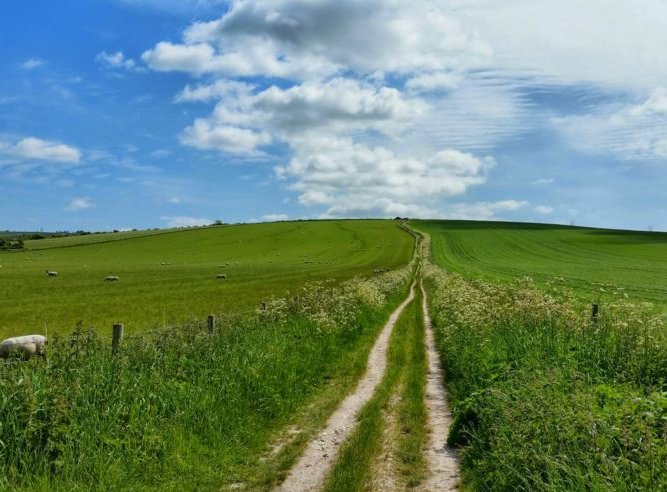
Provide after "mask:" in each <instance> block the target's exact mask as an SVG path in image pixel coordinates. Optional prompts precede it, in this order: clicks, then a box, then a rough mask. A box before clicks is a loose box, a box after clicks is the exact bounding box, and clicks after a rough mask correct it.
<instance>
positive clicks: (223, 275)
mask: <svg viewBox="0 0 667 492" xmlns="http://www.w3.org/2000/svg"><path fill="white" fill-rule="evenodd" d="M215 278H218V279H221V280H222V279H226V278H227V275H225V274H224V273H218V274H217V275H216V276H215Z"/></svg>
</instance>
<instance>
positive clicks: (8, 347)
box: [0, 335, 47, 359]
mask: <svg viewBox="0 0 667 492" xmlns="http://www.w3.org/2000/svg"><path fill="white" fill-rule="evenodd" d="M46 345H47V341H46V337H45V336H43V335H26V336H22V337H13V338H8V339H7V340H4V341H3V342H2V343H0V358H3V359H7V358H9V357H10V356H11V355H20V356H21V357H22V358H25V359H29V358H30V357H32V356H33V355H44V350H45V349H46Z"/></svg>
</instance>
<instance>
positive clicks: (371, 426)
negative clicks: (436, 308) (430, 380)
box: [325, 297, 426, 492]
mask: <svg viewBox="0 0 667 492" xmlns="http://www.w3.org/2000/svg"><path fill="white" fill-rule="evenodd" d="M419 306H420V304H419V300H418V299H417V297H416V299H415V300H413V301H412V302H411V303H410V304H409V305H408V306H407V307H406V309H405V311H404V312H403V314H402V315H401V317H400V318H399V320H398V322H397V324H396V326H395V327H394V331H393V333H392V336H391V341H390V345H389V351H388V361H387V362H388V365H387V372H386V374H385V376H384V378H383V380H382V382H381V383H380V386H379V387H378V389H377V390H376V392H375V394H374V395H373V398H372V399H371V400H370V402H369V403H367V404H366V406H364V408H363V409H362V410H361V412H360V414H359V424H358V427H357V429H356V430H355V431H354V433H353V434H352V436H351V437H350V438H349V439H348V441H347V442H346V443H345V445H344V446H343V447H342V449H341V452H340V456H339V458H338V460H337V462H336V464H335V466H334V468H333V470H332V472H331V474H330V476H329V477H328V478H327V482H326V486H325V490H327V491H330V492H333V491H343V490H345V491H358V490H367V489H368V487H369V484H370V482H371V480H372V478H373V476H372V475H373V466H372V465H373V459H374V458H375V457H376V456H377V454H378V453H379V452H380V446H381V444H382V436H383V430H384V426H385V425H386V423H385V421H384V420H383V418H382V417H383V412H392V411H394V410H395V409H392V408H389V405H390V402H391V400H392V396H393V395H394V394H395V393H396V392H397V391H398V392H400V394H401V402H400V404H399V408H398V426H399V432H400V433H399V434H398V435H396V436H393V437H394V438H395V439H396V440H397V441H398V442H397V446H396V449H397V454H398V456H397V458H398V461H399V463H400V470H398V471H399V472H400V474H401V478H402V479H403V480H404V481H405V483H406V484H410V485H415V484H417V483H419V481H421V480H422V479H423V477H424V473H425V463H424V457H423V447H424V445H425V442H426V430H425V429H426V411H425V408H424V385H425V371H426V366H425V355H424V341H423V340H424V339H423V333H424V332H423V325H422V324H421V312H420V309H419Z"/></svg>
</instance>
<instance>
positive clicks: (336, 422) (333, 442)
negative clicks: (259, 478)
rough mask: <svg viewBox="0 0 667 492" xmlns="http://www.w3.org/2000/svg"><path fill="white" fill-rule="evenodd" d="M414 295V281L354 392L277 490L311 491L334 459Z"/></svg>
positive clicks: (378, 375)
mask: <svg viewBox="0 0 667 492" xmlns="http://www.w3.org/2000/svg"><path fill="white" fill-rule="evenodd" d="M414 295H415V284H414V283H413V284H412V287H411V288H410V294H409V295H408V297H407V298H406V299H405V300H404V301H403V302H402V303H401V304H400V305H399V306H398V308H396V310H394V312H393V313H392V314H391V316H390V317H389V320H388V321H387V323H386V324H385V326H384V327H383V328H382V331H381V332H380V335H379V336H378V339H377V341H376V342H375V345H373V348H372V350H371V353H370V355H369V357H368V369H367V370H366V374H364V376H363V377H362V378H361V380H360V381H359V384H358V385H357V387H356V389H355V390H354V392H353V393H351V394H350V395H348V396H347V397H346V398H345V400H343V402H342V403H341V404H340V406H339V407H338V408H337V409H336V411H335V412H334V413H333V414H332V415H331V417H330V418H329V420H328V422H327V424H326V426H325V427H324V429H322V430H321V431H320V432H319V433H318V434H317V435H316V436H315V438H314V439H313V440H312V441H310V443H309V444H308V446H307V447H306V450H305V451H304V453H303V455H302V456H301V458H300V459H299V461H298V462H297V463H296V465H295V466H294V467H293V468H292V470H291V471H290V472H289V474H288V476H287V478H286V479H285V481H284V482H283V483H282V484H281V485H280V486H279V487H278V489H277V490H279V491H285V492H301V491H314V490H319V489H321V488H322V485H323V484H324V480H325V478H326V476H327V475H328V473H329V471H330V470H331V468H332V465H333V464H334V462H335V461H336V458H337V456H338V451H339V450H340V447H341V445H342V444H343V443H344V442H345V440H346V439H347V437H348V436H349V435H350V433H351V432H352V431H353V430H354V428H355V427H356V424H357V421H356V418H357V413H358V412H359V410H360V409H361V408H362V407H363V406H364V405H365V404H366V403H367V402H368V401H369V400H370V399H371V397H372V396H373V393H374V392H375V389H376V388H377V386H378V385H379V384H380V382H381V381H382V377H383V376H384V373H385V370H386V368H387V347H388V346H389V339H390V337H391V333H392V331H393V328H394V325H395V324H396V321H397V320H398V318H399V316H400V315H401V313H402V312H403V310H404V309H405V307H406V306H407V305H408V304H409V303H410V302H411V301H412V299H413V298H414Z"/></svg>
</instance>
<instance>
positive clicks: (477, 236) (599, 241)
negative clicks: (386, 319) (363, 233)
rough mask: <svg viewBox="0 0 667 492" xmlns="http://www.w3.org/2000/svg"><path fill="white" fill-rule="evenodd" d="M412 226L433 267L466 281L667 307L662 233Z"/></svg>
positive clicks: (666, 238) (666, 248)
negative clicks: (530, 283) (550, 287)
mask: <svg viewBox="0 0 667 492" xmlns="http://www.w3.org/2000/svg"><path fill="white" fill-rule="evenodd" d="M410 225H411V226H412V227H414V228H415V229H418V230H420V231H423V232H426V233H428V234H430V235H431V242H432V253H433V260H434V261H435V262H436V263H437V264H438V265H440V266H442V267H444V268H445V269H447V270H448V271H454V272H458V273H461V274H462V275H464V276H465V277H468V278H484V279H487V280H514V279H518V278H522V277H524V276H528V277H531V278H533V279H534V280H535V281H536V282H537V283H538V284H539V285H542V286H543V285H545V284H546V283H547V282H554V281H556V282H557V283H558V284H560V285H564V286H566V287H569V288H572V289H574V290H575V291H576V292H578V293H579V294H581V295H583V296H585V297H586V299H587V300H588V301H589V302H599V301H602V302H611V301H613V300H615V299H616V298H618V297H619V296H621V297H624V294H627V295H629V296H630V298H633V299H640V300H649V301H652V302H655V303H659V304H662V305H663V307H664V308H667V284H665V278H666V277H667V233H661V232H637V231H621V230H606V229H589V228H581V227H565V226H556V225H546V224H522V223H511V222H471V221H436V220H429V221H410ZM618 288H622V289H623V290H619V289H618ZM601 289H603V290H604V292H603V291H602V290H601Z"/></svg>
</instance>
